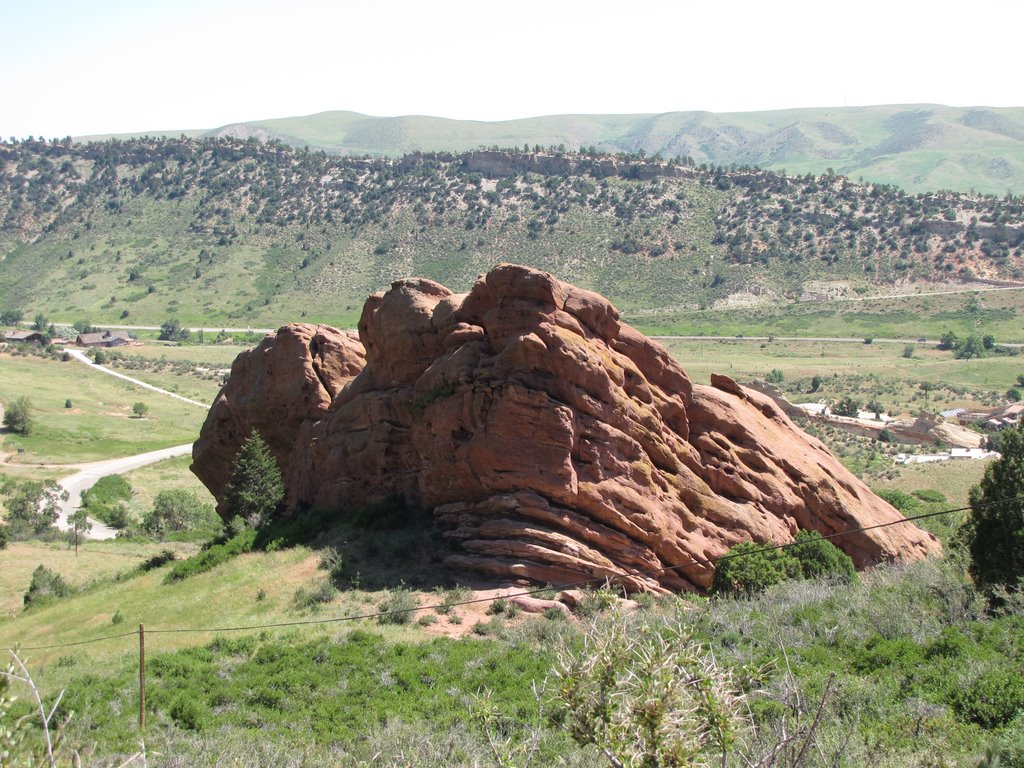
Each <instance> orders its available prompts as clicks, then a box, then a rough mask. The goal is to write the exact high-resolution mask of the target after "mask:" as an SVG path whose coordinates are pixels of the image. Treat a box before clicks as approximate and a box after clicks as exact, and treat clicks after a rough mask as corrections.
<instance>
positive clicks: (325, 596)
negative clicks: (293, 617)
mask: <svg viewBox="0 0 1024 768" xmlns="http://www.w3.org/2000/svg"><path fill="white" fill-rule="evenodd" d="M337 596H338V590H337V588H336V587H335V586H334V584H332V583H331V582H330V580H329V579H323V580H322V581H319V582H316V583H315V584H312V585H310V586H308V587H299V588H298V589H297V590H296V591H295V596H294V597H293V598H292V602H294V603H295V607H296V608H298V609H300V610H317V609H319V608H321V607H323V606H324V604H326V603H329V602H331V601H332V600H334V598H335V597H337Z"/></svg>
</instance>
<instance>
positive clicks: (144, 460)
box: [56, 349, 210, 539]
mask: <svg viewBox="0 0 1024 768" xmlns="http://www.w3.org/2000/svg"><path fill="white" fill-rule="evenodd" d="M68 353H69V354H70V355H71V356H72V357H73V358H75V360H78V361H79V362H82V363H85V364H86V365H88V366H89V367H90V368H92V369H93V370H95V371H99V372H100V373H105V374H107V375H108V376H114V377H116V378H118V379H122V380H124V381H127V382H130V383H132V384H135V385H136V386H139V387H143V388H145V389H148V390H151V391H153V392H157V393H159V394H161V395H166V396H168V397H173V398H175V399H176V400H181V401H182V402H186V403H189V404H191V405H195V406H198V407H199V408H204V409H205V408H209V407H210V406H209V404H208V403H200V402H199V401H197V400H190V399H189V398H187V397H182V396H181V395H178V394H175V393H174V392H168V391H167V390H166V389H160V387H154V386H153V385H152V384H147V383H146V382H144V381H139V380H138V379H133V378H132V377H131V376H125V375H124V374H123V373H118V372H117V371H112V370H111V369H109V368H106V367H104V366H102V365H96V363H94V362H93V361H92V360H90V359H89V358H88V357H87V356H86V354H85V353H84V352H82V351H81V350H77V349H69V350H68ZM191 452H192V443H188V444H186V445H177V446H174V447H173V448H163V449H161V450H159V451H150V452H149V453H140V454H138V455H137V456H125V457H124V458H120V459H108V460H106V461H96V462H92V463H90V464H78V465H75V466H76V467H77V468H78V470H79V471H78V472H76V473H75V474H73V475H69V476H68V477H65V478H62V479H61V480H59V481H58V484H59V485H60V486H61V488H63V489H64V490H66V491H67V492H68V500H67V501H65V502H63V503H62V504H61V508H60V517H59V518H58V519H57V523H56V525H57V527H58V528H60V529H61V530H62V531H66V530H68V515H70V514H72V513H73V512H75V510H77V509H78V508H79V507H80V506H81V505H82V493H84V492H85V491H86V490H88V489H89V488H91V487H92V486H93V485H94V484H95V483H96V481H97V480H99V479H100V478H101V477H106V476H107V475H116V474H120V473H121V472H129V471H131V470H133V469H138V468H139V467H144V466H146V465H147V464H153V463H155V462H158V461H163V460H164V459H170V458H173V457H175V456H187V455H188V454H190V453H191ZM89 520H90V522H91V523H92V530H90V531H89V534H88V538H90V539H112V538H114V537H115V536H116V535H117V531H116V530H114V529H113V528H110V527H109V526H106V525H104V524H103V523H101V522H100V521H98V520H93V519H92V518H90V519H89Z"/></svg>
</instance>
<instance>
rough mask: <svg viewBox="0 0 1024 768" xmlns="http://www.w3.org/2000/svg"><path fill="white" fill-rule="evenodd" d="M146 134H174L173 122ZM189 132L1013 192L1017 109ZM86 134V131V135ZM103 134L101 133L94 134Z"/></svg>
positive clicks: (317, 120) (377, 121)
mask: <svg viewBox="0 0 1024 768" xmlns="http://www.w3.org/2000/svg"><path fill="white" fill-rule="evenodd" d="M157 135H164V136H171V137H178V136H179V135H181V132H179V131H163V132H158V134H157ZM187 135H189V136H196V135H203V136H218V137H225V136H231V137H236V138H248V137H257V138H260V139H264V140H265V139H272V138H276V139H279V140H281V141H283V142H285V143H287V144H290V145H293V146H296V147H300V148H301V147H304V146H308V147H309V148H310V149H314V150H316V149H323V150H325V151H327V152H329V153H332V154H347V155H353V154H356V155H358V154H371V155H381V156H392V157H393V156H399V155H403V154H407V153H409V152H438V151H445V152H464V151H469V150H473V149H478V148H480V147H485V146H487V147H490V146H497V147H503V148H507V147H522V146H523V145H524V144H525V145H529V146H530V147H535V146H543V147H555V146H560V145H561V146H563V147H565V148H566V149H569V150H579V149H581V148H587V147H593V148H596V149H598V150H600V151H602V152H628V153H637V152H641V151H642V152H644V153H645V154H647V155H648V156H651V155H656V154H658V155H661V156H662V157H664V158H666V159H668V158H673V157H680V158H685V157H689V158H692V159H693V161H694V162H695V163H697V164H700V163H710V164H715V165H731V164H734V163H735V164H739V165H756V166H758V167H762V168H770V169H773V170H785V171H787V172H789V173H800V174H804V173H814V174H821V173H824V172H826V170H827V169H829V168H832V169H833V170H835V171H836V172H837V173H840V174H843V175H845V176H849V177H851V178H864V179H865V180H868V181H873V182H877V183H882V184H894V185H896V186H898V187H900V188H901V189H904V190H906V191H909V192H935V191H938V190H942V189H952V190H958V191H961V192H969V191H976V192H981V193H989V194H998V195H1002V194H1005V193H1006V192H1012V193H1014V194H1020V193H1021V192H1024V107H1013V108H991V107H947V106H943V105H938V104H903V105H887V106H872V107H835V108H820V109H787V110H775V111H769V112H733V113H712V112H667V113H663V114H640V115H550V116H546V117H535V118H528V119H522V120H507V121H501V122H482V121H472V120H448V119H445V118H440V117H427V116H422V115H404V116H400V117H374V116H370V115H363V114H359V113H357V112H344V111H336V112H321V113H319V114H315V115H308V116H305V117H287V118H278V119H272V120H258V121H253V122H246V123H233V124H230V125H226V126H222V127H220V128H216V129H213V130H207V131H205V132H202V131H189V132H187ZM86 138H98V137H86ZM105 138H106V137H105Z"/></svg>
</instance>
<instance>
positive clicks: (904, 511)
mask: <svg viewBox="0 0 1024 768" xmlns="http://www.w3.org/2000/svg"><path fill="white" fill-rule="evenodd" d="M875 495H876V496H878V497H879V498H881V499H884V500H885V501H887V502H889V503H890V504H892V505H893V506H894V507H896V509H898V510H899V512H900V514H901V515H903V516H904V517H910V516H911V515H916V514H917V513H918V512H920V511H921V501H920V500H919V499H917V498H915V497H914V496H912V495H910V494H909V493H906V492H905V491H900V490H897V489H896V488H880V489H878V490H876V491H875Z"/></svg>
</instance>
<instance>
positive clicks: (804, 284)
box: [0, 139, 1024, 340]
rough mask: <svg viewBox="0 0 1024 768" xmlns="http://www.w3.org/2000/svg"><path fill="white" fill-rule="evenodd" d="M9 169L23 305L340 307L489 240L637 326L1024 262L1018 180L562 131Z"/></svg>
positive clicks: (245, 149)
mask: <svg viewBox="0 0 1024 768" xmlns="http://www.w3.org/2000/svg"><path fill="white" fill-rule="evenodd" d="M0 168H2V172H0V222H2V225H0V226H2V228H0V310H12V309H19V310H21V311H22V312H23V313H24V315H25V317H26V319H31V318H32V317H33V316H34V315H35V313H36V312H39V311H42V312H43V313H44V314H46V315H47V317H48V318H49V319H50V320H64V321H68V322H70V321H72V320H78V319H88V320H90V321H92V322H93V323H114V322H122V323H140V324H159V323H162V322H164V321H165V320H168V319H170V318H176V319H178V320H179V321H180V322H181V323H183V324H185V325H210V326H217V325H222V326H228V327H238V326H242V327H244V326H245V325H252V326H256V327H266V326H272V325H275V324H279V323H283V322H287V321H292V320H298V319H302V318H306V319H308V320H316V321H321V322H329V323H332V324H335V325H345V326H352V325H354V323H355V320H356V319H357V317H358V313H359V311H360V309H361V306H362V303H363V300H364V298H365V296H366V295H367V294H368V293H370V292H372V291H375V290H379V289H380V288H382V287H387V286H388V285H389V284H390V282H391V281H393V280H395V279H398V278H401V277H405V276H409V275H420V276H425V277H430V278H433V279H436V280H439V281H440V282H442V283H444V284H446V285H448V286H449V287H451V288H452V289H453V290H456V291H464V290H467V289H468V288H469V287H470V285H471V284H472V282H473V280H474V279H475V277H476V276H477V275H478V274H480V273H481V272H484V271H486V270H487V269H489V268H490V267H491V266H492V265H493V264H494V263H496V262H498V261H514V262H519V263H525V264H529V265H532V266H536V267H539V268H542V269H546V270H550V271H551V272H553V273H554V274H556V275H557V276H559V277H560V278H563V279H566V280H569V281H572V282H574V283H577V284H579V285H582V286H584V287H588V288H592V289H594V290H597V291H599V292H601V293H603V294H605V295H607V296H608V297H609V298H611V299H612V300H613V302H615V303H616V305H617V306H618V307H619V308H620V309H621V310H623V312H624V313H625V315H626V316H627V318H628V319H630V320H632V321H633V322H638V321H639V322H641V323H644V324H646V325H647V326H648V327H650V328H656V327H673V328H679V327H680V323H679V322H678V318H679V317H682V316H683V315H684V314H685V313H688V312H694V311H702V310H707V309H712V308H716V307H718V308H727V307H735V306H749V305H768V306H772V307H780V306H787V305H791V306H795V305H793V302H796V301H797V300H799V299H803V300H805V302H807V301H809V302H811V303H814V302H818V301H821V300H823V299H835V298H856V297H860V298H867V297H871V296H873V295H888V294H892V293H901V292H903V291H907V290H909V291H911V292H913V291H915V290H918V289H919V286H920V285H921V284H927V285H935V284H942V285H949V286H952V287H954V288H956V287H959V288H961V289H962V288H963V287H964V285H965V284H966V285H967V286H968V287H970V286H974V287H978V288H981V287H985V286H986V283H985V282H984V280H995V281H1006V280H1010V281H1019V280H1022V279H1024V259H1022V245H1021V244H1022V242H1024V204H1022V203H1021V201H1020V200H1019V199H1017V198H1010V197H1008V198H995V197H979V196H970V195H959V194H953V193H944V194H935V195H917V196H911V195H907V194H904V193H902V192H899V191H897V190H895V189H894V188H892V187H888V186H881V185H872V184H867V185H861V184H856V183H853V182H850V181H848V180H847V179H845V178H843V177H841V176H836V175H833V174H825V175H822V176H813V175H804V176H799V177H787V176H782V175H779V174H776V173H772V172H763V171H756V170H751V169H750V168H742V167H739V168H736V169H734V170H727V169H724V168H721V167H715V168H706V167H704V168H702V167H696V166H694V165H689V164H686V163H661V162H654V161H648V160H643V159H642V158H640V157H639V156H636V155H633V156H619V157H610V156H606V155H601V154H594V153H590V152H586V153H570V152H559V151H553V152H540V153H534V152H530V153H524V152H522V151H515V152H477V153H470V154H466V155H444V154H442V155H411V156H408V157H405V158H402V159H399V160H365V159H350V158H349V159H346V158H332V157H329V156H327V155H325V154H323V153H315V152H306V151H301V150H292V149H289V148H288V147H286V146H284V145H281V144H275V143H271V144H262V143H259V142H257V141H255V140H252V141H245V142H242V141H238V140H234V139H230V140H216V141H214V140H206V141H194V140H187V139H186V140H181V139H167V140H139V139H135V140H130V141H124V142H106V143H94V144H85V145H76V144H72V143H70V142H67V143H56V144H47V143H41V142H25V143H21V144H18V145H2V146H0ZM799 311H800V312H803V311H804V310H799ZM680 313H683V314H680ZM694 324H699V323H697V321H696V320H695V321H694ZM911 332H912V331H911ZM1004 340H1008V339H1005V338H1004Z"/></svg>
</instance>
